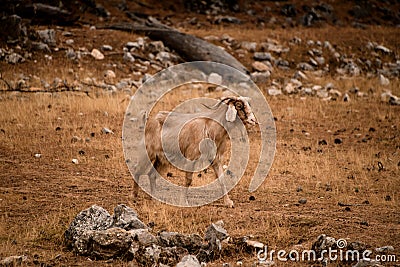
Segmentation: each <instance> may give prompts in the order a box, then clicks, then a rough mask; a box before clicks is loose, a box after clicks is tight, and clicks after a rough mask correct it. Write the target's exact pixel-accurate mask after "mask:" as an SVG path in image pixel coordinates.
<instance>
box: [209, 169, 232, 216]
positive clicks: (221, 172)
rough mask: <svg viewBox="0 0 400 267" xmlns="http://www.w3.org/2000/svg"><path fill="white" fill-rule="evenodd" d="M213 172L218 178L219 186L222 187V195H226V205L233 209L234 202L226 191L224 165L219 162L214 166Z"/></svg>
mask: <svg viewBox="0 0 400 267" xmlns="http://www.w3.org/2000/svg"><path fill="white" fill-rule="evenodd" d="M212 167H213V170H214V173H215V176H216V177H217V179H218V181H219V184H220V186H221V190H222V193H223V194H224V204H225V206H227V207H229V208H233V207H234V205H233V201H232V200H231V199H230V198H229V196H228V192H227V191H226V187H225V183H224V179H225V177H224V170H223V169H222V165H221V164H220V163H219V162H215V163H214V164H213V165H212Z"/></svg>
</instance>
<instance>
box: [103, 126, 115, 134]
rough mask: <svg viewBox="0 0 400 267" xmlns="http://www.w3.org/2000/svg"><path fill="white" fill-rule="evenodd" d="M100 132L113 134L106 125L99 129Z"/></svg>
mask: <svg viewBox="0 0 400 267" xmlns="http://www.w3.org/2000/svg"><path fill="white" fill-rule="evenodd" d="M101 132H102V133H104V134H114V132H113V131H112V130H110V129H108V128H106V127H104V128H103V129H101Z"/></svg>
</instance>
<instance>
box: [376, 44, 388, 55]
mask: <svg viewBox="0 0 400 267" xmlns="http://www.w3.org/2000/svg"><path fill="white" fill-rule="evenodd" d="M375 50H376V51H380V52H383V53H386V54H390V53H392V50H390V49H389V48H387V47H385V46H383V45H377V46H375Z"/></svg>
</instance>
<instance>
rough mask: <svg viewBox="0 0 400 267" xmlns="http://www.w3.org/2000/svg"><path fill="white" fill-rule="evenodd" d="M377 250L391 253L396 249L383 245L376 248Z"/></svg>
mask: <svg viewBox="0 0 400 267" xmlns="http://www.w3.org/2000/svg"><path fill="white" fill-rule="evenodd" d="M375 251H376V252H378V253H389V252H393V251H394V247H393V246H383V247H379V248H376V249H375Z"/></svg>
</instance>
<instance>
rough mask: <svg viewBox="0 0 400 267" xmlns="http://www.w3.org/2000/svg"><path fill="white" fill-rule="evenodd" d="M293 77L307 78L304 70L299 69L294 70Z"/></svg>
mask: <svg viewBox="0 0 400 267" xmlns="http://www.w3.org/2000/svg"><path fill="white" fill-rule="evenodd" d="M293 77H294V78H295V79H302V80H308V77H307V75H306V74H305V73H304V72H302V71H300V70H298V71H296V73H295V74H294V76H293Z"/></svg>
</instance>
